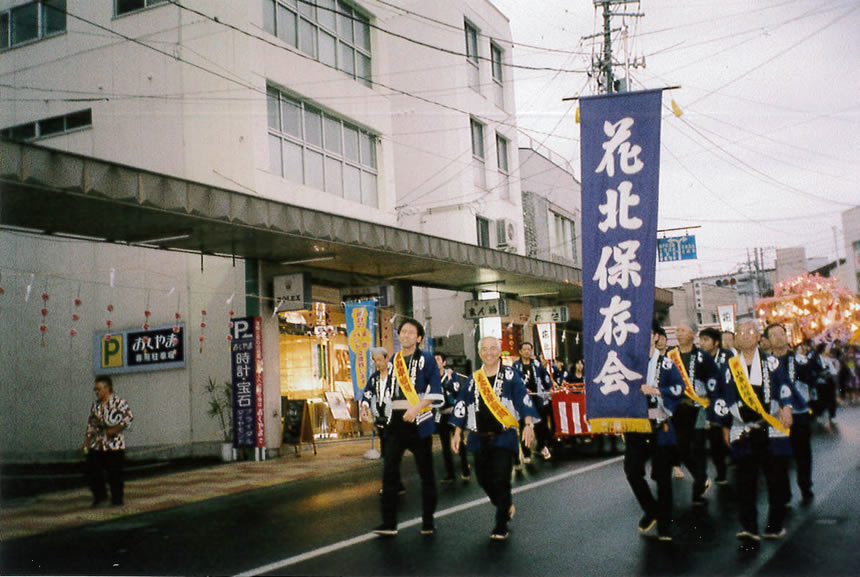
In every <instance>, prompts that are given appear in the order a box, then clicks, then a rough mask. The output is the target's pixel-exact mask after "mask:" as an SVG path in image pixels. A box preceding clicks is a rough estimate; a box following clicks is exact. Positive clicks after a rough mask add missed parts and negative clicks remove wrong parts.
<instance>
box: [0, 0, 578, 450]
mask: <svg viewBox="0 0 860 577" xmlns="http://www.w3.org/2000/svg"><path fill="white" fill-rule="evenodd" d="M397 4H400V3H395V5H392V4H391V3H389V2H385V3H383V2H375V1H373V0H367V1H356V2H343V1H338V0H318V1H317V2H316V4H313V3H309V2H303V1H298V2H297V1H296V0H260V1H258V2H247V3H244V2H243V3H239V2H230V1H227V0H216V1H206V2H204V1H202V0H201V1H194V0H192V1H187V2H183V3H182V5H181V6H180V5H177V4H172V3H168V2H165V1H163V0H115V1H114V2H110V1H108V0H100V1H90V0H50V1H48V0H41V1H29V2H28V1H25V0H0V51H2V52H0V77H2V79H3V80H2V82H3V83H4V84H6V85H8V86H9V87H8V88H4V89H3V90H4V93H3V106H2V107H0V135H2V137H3V138H4V139H6V141H4V142H0V147H2V148H0V152H2V154H0V172H2V178H3V180H2V185H0V186H2V188H0V225H2V227H3V228H2V231H0V286H2V287H3V288H4V293H5V294H4V296H2V297H0V299H5V300H2V301H0V306H2V310H0V315H2V317H0V318H2V325H0V362H2V365H3V368H2V369H0V395H2V398H3V399H4V402H5V403H6V405H7V410H6V411H4V412H3V416H2V417H0V456H2V458H4V459H6V460H21V459H23V460H40V459H52V458H66V457H68V456H70V455H73V454H74V453H75V450H76V448H77V447H78V446H79V445H80V442H81V440H82V437H83V428H84V426H85V419H86V411H87V409H88V407H89V403H90V400H91V391H90V389H91V386H90V384H91V380H92V376H93V373H95V372H98V362H99V358H100V356H99V355H100V353H101V352H103V351H102V350H101V348H102V344H101V343H103V342H110V339H108V340H107V341H104V339H102V337H101V336H100V334H102V333H104V332H107V331H108V330H110V331H111V332H112V333H114V335H113V336H116V335H117V334H118V333H120V332H121V331H123V330H129V331H130V330H139V329H140V327H141V326H142V325H143V324H147V325H151V327H167V329H170V328H171V327H172V326H173V325H179V327H180V329H181V330H182V333H181V334H183V338H184V341H183V342H184V345H185V346H184V351H185V353H186V358H185V363H186V364H185V366H182V367H174V368H171V369H169V370H164V371H158V372H130V373H122V374H120V375H118V376H117V377H116V381H117V390H118V392H119V393H120V395H121V396H123V397H125V398H126V399H127V400H128V401H129V403H130V404H131V406H132V408H133V410H134V412H135V415H136V418H135V426H134V431H133V433H131V434H129V437H128V440H129V444H130V447H131V449H132V452H135V451H137V452H146V453H147V454H160V455H163V454H189V453H193V452H210V451H211V449H212V448H213V446H214V445H215V444H217V442H218V440H219V437H220V433H219V430H218V426H217V424H216V423H215V422H214V421H213V420H212V419H210V418H209V417H208V416H207V414H206V408H207V404H208V399H207V397H206V393H205V386H206V383H207V382H208V379H209V378H212V379H214V380H215V381H218V382H221V381H224V380H227V379H229V378H230V355H229V354H228V353H229V351H228V348H227V346H226V345H225V342H226V333H227V332H228V325H229V323H230V319H231V318H236V317H241V316H243V315H260V316H261V317H262V331H263V341H262V342H263V371H262V373H263V377H262V378H263V385H262V394H263V407H264V409H265V410H261V411H260V413H259V418H260V419H261V420H262V421H263V422H264V423H265V430H266V433H265V443H264V444H265V447H266V448H269V449H273V448H277V447H279V446H280V445H281V430H280V429H281V417H282V404H281V402H282V400H283V399H294V400H295V399H298V400H306V401H307V402H308V403H310V405H311V419H312V421H313V422H312V425H313V427H314V432H315V433H318V434H322V431H323V430H324V429H325V419H326V418H327V417H328V416H330V413H329V412H328V411H327V409H326V408H325V407H326V397H325V396H324V395H325V393H330V392H341V393H344V396H345V397H347V398H349V396H350V395H349V393H350V390H349V387H348V386H347V383H348V373H349V366H348V364H349V361H348V360H347V359H348V353H347V341H346V335H345V330H344V327H345V323H346V319H345V317H344V313H343V307H342V302H343V301H344V300H346V299H348V298H353V297H355V296H357V295H362V294H364V295H365V296H375V297H376V298H378V299H379V300H378V306H379V322H378V327H377V328H378V330H379V332H380V334H381V337H380V339H381V342H382V343H383V344H385V345H386V346H388V347H389V348H393V346H394V345H393V341H394V339H393V336H392V330H391V329H392V326H394V325H393V323H392V319H393V320H395V321H396V318H397V317H396V316H395V315H404V314H412V313H413V310H414V311H415V312H416V313H418V312H421V311H424V310H425V309H426V310H428V311H430V313H429V316H430V317H432V321H433V334H436V335H439V332H438V331H442V330H444V331H445V332H446V333H447V329H448V327H449V326H452V325H453V324H455V320H457V319H456V317H457V313H460V314H459V316H460V317H462V302H463V301H464V300H465V298H466V296H468V297H469V298H474V297H475V296H477V293H478V292H480V290H482V289H485V288H491V289H494V290H495V289H498V290H503V291H504V292H505V293H506V295H509V296H510V297H511V298H512V299H513V300H519V301H523V300H524V299H525V298H527V297H525V296H522V297H520V296H519V295H530V294H535V293H540V292H545V291H553V292H554V293H555V296H554V298H556V299H557V300H561V301H569V300H572V299H575V298H576V296H577V294H578V291H579V289H578V286H577V282H578V281H579V280H580V273H579V270H578V269H577V268H575V267H574V266H573V263H572V262H564V263H561V262H552V261H550V259H543V260H541V259H536V258H527V257H525V256H522V255H523V253H524V250H525V243H524V234H523V221H522V195H521V190H520V186H519V179H518V178H517V177H516V175H515V173H516V170H517V165H516V163H517V155H516V153H515V150H514V146H515V145H514V144H512V143H513V142H515V135H516V132H515V131H516V126H515V123H514V121H513V120H511V119H513V118H515V117H516V109H515V106H514V99H513V88H512V80H513V77H512V74H511V70H510V67H509V64H510V62H511V60H512V55H511V53H512V45H511V42H510V38H511V36H510V29H509V24H508V22H507V20H506V19H505V17H504V16H503V15H502V14H501V13H500V12H499V11H498V10H497V9H496V8H495V7H494V6H493V5H492V4H491V3H490V2H488V1H486V0H474V1H470V2H466V3H461V2H453V1H452V0H448V1H443V2H437V3H433V4H432V5H428V6H422V7H421V11H422V15H423V16H425V17H420V16H417V15H415V14H414V13H412V11H403V10H400V9H398V7H397ZM403 4H404V5H405V3H403ZM429 19H432V21H430V20H429ZM464 39H465V40H464ZM10 141H11V142H10ZM499 231H501V233H499ZM165 249H169V251H168V250H165ZM553 260H555V259H553ZM285 277H288V279H287V280H286V281H284V280H283V279H284V278H285ZM279 279H280V280H279ZM287 285H289V286H291V287H292V288H291V289H290V290H291V291H292V292H290V293H289V294H285V293H283V292H282V291H281V289H284V288H285V287H286V286H287ZM416 286H417V287H422V288H417V289H416V288H413V287H416ZM423 287H427V289H426V290H427V291H430V290H431V289H441V290H445V291H448V293H454V297H453V298H452V297H450V296H448V293H445V299H449V300H456V301H457V303H458V304H457V305H456V306H452V305H450V304H449V301H448V300H445V299H439V300H434V297H433V296H432V295H429V296H426V293H425V289H424V288H423ZM500 287H502V288H500ZM42 294H45V295H47V296H48V299H47V300H45V299H41V298H40V297H41V295H42ZM383 297H384V298H383ZM422 297H424V301H423V302H422V301H421V298H422ZM76 298H79V300H80V301H81V304H80V305H76V304H74V303H75V299H76ZM46 302H47V303H48V304H47V306H45V303H46ZM426 303H429V306H427V307H425V306H424V305H425V304H426ZM434 303H435V306H437V307H440V309H439V312H435V313H434V312H433V309H434ZM108 305H110V308H111V310H110V311H108V310H107V308H108ZM276 305H277V306H276ZM76 307H77V308H76ZM42 309H47V310H48V314H47V315H46V314H42V313H43V311H42ZM288 309H292V310H288ZM146 311H149V313H150V314H149V315H146V314H145V312H146ZM204 311H205V313H204ZM446 314H450V315H451V317H452V319H451V321H448V320H446V319H445V315H446ZM72 315H77V317H78V320H74V321H73V320H72V318H73V317H72ZM177 315H178V316H177ZM518 315H519V316H520V317H521V316H522V312H521V311H520V312H518ZM437 319H438V320H437ZM107 321H110V322H111V325H110V326H108V325H107ZM459 322H460V323H462V318H460V319H459ZM72 323H78V324H74V325H73V324H72ZM42 325H44V326H45V327H46V330H45V332H41V331H40V327H41V326H42ZM440 327H442V328H440ZM73 328H75V330H76V331H77V333H78V334H77V336H72V335H71V334H70V331H71V330H72V329H73ZM461 329H462V330H461ZM470 333H471V331H470V330H469V325H466V326H465V327H461V328H458V329H457V330H453V329H452V331H451V334H452V335H453V334H458V335H461V336H462V337H463V339H462V342H463V344H462V345H461V346H462V347H463V350H464V355H469V354H471V349H470V345H469V343H467V342H465V341H466V339H467V337H468V338H472V335H471V334H470ZM102 336H103V335H102ZM446 336H449V335H448V334H446ZM200 337H203V340H202V341H200V340H199V339H200ZM43 339H44V343H45V346H44V347H42V346H41V345H42V342H43ZM46 414H47V415H50V416H51V417H50V418H48V419H46V418H45V415H46ZM46 421H47V422H46Z"/></svg>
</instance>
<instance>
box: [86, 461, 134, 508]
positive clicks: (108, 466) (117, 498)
mask: <svg viewBox="0 0 860 577" xmlns="http://www.w3.org/2000/svg"><path fill="white" fill-rule="evenodd" d="M124 464H125V451H96V450H92V449H91V450H90V451H89V453H87V473H86V475H87V482H88V483H89V485H90V491H92V492H93V501H94V502H100V501H104V500H105V499H107V489H106V488H105V474H107V482H108V485H110V497H111V499H110V500H111V503H113V504H114V505H122V503H123V490H124V486H125V483H124V481H123V472H122V469H123V465H124Z"/></svg>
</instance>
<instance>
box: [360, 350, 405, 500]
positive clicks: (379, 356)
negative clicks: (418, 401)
mask: <svg viewBox="0 0 860 577" xmlns="http://www.w3.org/2000/svg"><path fill="white" fill-rule="evenodd" d="M370 358H371V359H372V360H373V364H374V366H376V370H375V371H374V372H373V374H371V375H370V377H369V378H368V379H367V385H366V386H365V387H364V390H362V391H361V399H360V400H359V406H360V410H361V418H362V420H364V421H370V420H372V421H373V426H374V427H375V428H376V435H377V436H378V437H379V448H380V449H381V450H380V453H382V454H383V455H384V454H385V424H386V423H387V421H388V419H387V418H386V416H385V406H384V405H383V401H384V400H385V399H386V398H387V397H388V393H386V391H388V389H390V388H391V383H392V379H393V378H394V377H393V375H394V370H393V367H392V364H391V362H390V361H389V360H388V351H387V350H385V349H384V348H383V347H374V348H372V349H370ZM405 492H406V487H404V486H403V481H400V486H399V488H398V493H399V494H401V495H402V494H404V493H405ZM379 494H380V495H382V489H379Z"/></svg>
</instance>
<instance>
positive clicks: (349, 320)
mask: <svg viewBox="0 0 860 577" xmlns="http://www.w3.org/2000/svg"><path fill="white" fill-rule="evenodd" d="M344 312H345V313H346V315H345V316H346V334H347V342H348V343H349V366H350V372H351V373H352V392H353V395H354V398H355V399H359V398H361V394H362V391H364V386H365V385H366V384H367V380H368V378H370V374H371V373H372V372H373V371H374V368H373V359H371V357H370V349H372V348H373V346H374V343H375V342H376V301H374V300H363V301H355V302H347V303H345V304H344Z"/></svg>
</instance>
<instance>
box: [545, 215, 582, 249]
mask: <svg viewBox="0 0 860 577" xmlns="http://www.w3.org/2000/svg"><path fill="white" fill-rule="evenodd" d="M550 217H551V221H552V237H551V238H552V246H550V253H552V254H554V255H556V256H560V257H564V258H566V259H568V260H572V261H573V262H576V260H577V259H576V224H575V223H574V222H573V221H572V220H570V219H569V218H567V217H564V216H562V215H560V214H557V213H555V212H552V211H550Z"/></svg>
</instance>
